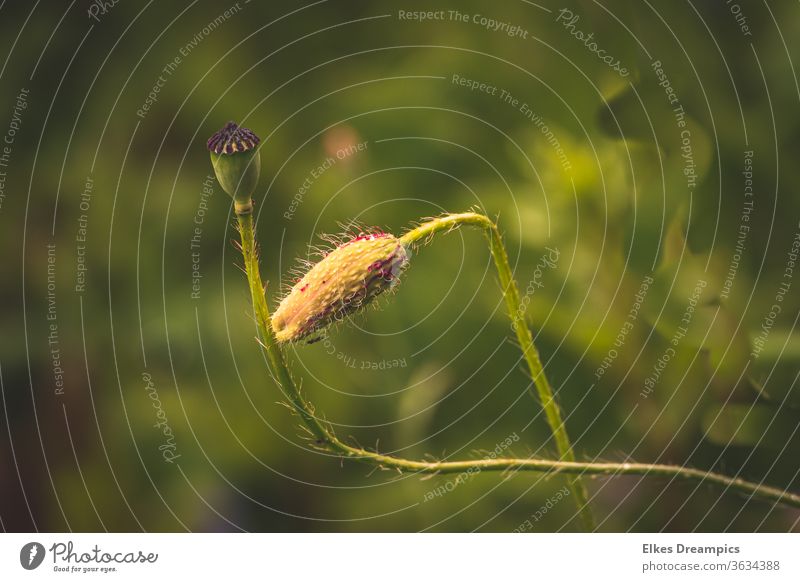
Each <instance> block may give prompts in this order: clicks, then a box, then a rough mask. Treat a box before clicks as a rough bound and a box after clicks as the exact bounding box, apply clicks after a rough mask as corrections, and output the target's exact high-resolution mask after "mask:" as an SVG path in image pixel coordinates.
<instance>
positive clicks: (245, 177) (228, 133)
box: [206, 121, 261, 214]
mask: <svg viewBox="0 0 800 582" xmlns="http://www.w3.org/2000/svg"><path fill="white" fill-rule="evenodd" d="M260 141H261V140H260V139H259V138H258V136H257V135H256V134H254V133H253V132H252V131H250V130H249V129H246V128H244V127H239V126H238V125H236V124H235V123H234V122H233V121H229V122H228V123H226V124H225V127H223V128H222V129H220V130H219V131H218V132H217V133H215V134H214V135H212V136H211V137H210V138H209V140H208V142H207V144H206V145H207V147H208V151H209V152H210V153H211V165H212V166H214V173H215V174H216V175H217V180H219V183H220V185H221V186H222V189H223V190H225V192H227V193H228V194H229V195H230V196H231V198H233V201H234V207H235V209H236V213H237V214H246V213H249V212H252V210H253V203H252V200H251V196H252V195H253V191H254V190H255V189H256V186H257V185H258V176H259V173H260V171H261V158H260V157H259V155H258V148H257V146H258V144H259V142H260Z"/></svg>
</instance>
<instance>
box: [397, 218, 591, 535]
mask: <svg viewBox="0 0 800 582" xmlns="http://www.w3.org/2000/svg"><path fill="white" fill-rule="evenodd" d="M462 225H467V226H475V227H477V228H480V229H482V230H483V232H484V234H485V235H486V238H487V239H488V241H489V250H490V251H491V254H492V259H493V260H494V265H495V267H496V268H497V275H498V277H499V279H500V287H501V289H502V292H503V298H504V299H505V303H506V310H507V311H508V316H509V317H510V318H511V328H512V329H513V330H514V333H515V334H516V336H517V341H518V342H519V347H520V349H521V350H522V356H523V358H525V362H526V363H527V364H528V371H529V372H530V374H531V378H532V379H533V384H534V386H535V387H536V393H537V395H538V397H539V401H540V402H541V404H542V408H543V409H544V412H545V416H546V417H547V424H548V425H550V430H551V431H552V433H553V438H554V439H555V443H556V449H557V450H558V456H559V458H560V459H561V460H562V461H570V462H574V461H575V453H574V452H573V450H572V445H571V444H570V440H569V435H568V434H567V427H566V426H565V425H564V421H563V419H562V418H561V411H560V410H559V409H558V404H557V403H556V401H555V398H554V397H553V389H552V388H551V387H550V382H549V381H548V380H547V376H546V375H545V373H544V367H543V366H542V361H541V359H540V358H539V351H538V350H537V349H536V345H535V344H534V343H533V336H532V335H531V330H530V328H529V327H528V324H527V323H526V322H525V315H524V312H522V311H521V310H520V305H521V301H520V297H519V289H518V288H517V283H516V281H515V280H514V276H513V274H512V272H511V266H510V265H509V263H508V253H507V252H506V247H505V245H504V244H503V239H502V237H501V236H500V231H499V230H498V228H497V225H496V224H495V223H494V222H493V221H492V220H490V219H489V217H488V216H486V215H483V214H477V213H475V212H465V213H463V214H448V215H446V216H442V217H440V218H434V219H431V220H429V221H427V222H425V223H423V224H422V225H420V226H418V227H417V228H415V229H413V230H410V231H409V232H407V233H406V234H404V235H403V236H402V237H401V238H400V240H401V242H403V244H405V245H412V244H414V243H416V242H419V241H421V240H427V239H429V238H430V237H432V236H433V235H434V234H436V233H437V232H442V231H446V232H449V231H450V230H452V229H454V228H457V227H459V226H462ZM567 482H568V484H569V488H570V490H571V492H572V494H573V495H574V498H575V503H576V504H577V506H578V511H579V513H580V517H581V520H582V521H583V525H584V527H585V528H586V529H587V530H589V531H591V530H593V529H594V527H595V524H594V518H593V517H592V512H591V508H590V507H589V497H588V495H587V493H586V487H585V486H584V485H583V482H582V481H581V480H580V477H579V476H569V477H567Z"/></svg>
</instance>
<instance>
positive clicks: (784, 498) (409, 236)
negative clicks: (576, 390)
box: [237, 212, 800, 530]
mask: <svg viewBox="0 0 800 582" xmlns="http://www.w3.org/2000/svg"><path fill="white" fill-rule="evenodd" d="M237 220H238V222H239V228H240V234H241V240H242V245H241V246H242V256H243V258H244V263H245V271H246V273H247V279H248V283H249V287H250V294H251V299H252V301H253V309H254V312H255V316H256V322H257V326H258V331H259V334H260V336H261V337H260V340H259V341H260V343H261V345H262V347H263V349H264V350H265V351H266V354H267V360H268V363H269V368H270V372H271V374H272V377H273V378H274V379H275V381H276V383H277V385H278V387H279V388H280V390H281V391H282V393H283V395H284V397H285V398H286V401H287V402H288V405H289V406H290V407H291V408H292V410H293V411H294V412H295V413H297V414H298V415H299V417H300V419H301V420H302V422H303V424H304V425H305V428H306V429H307V432H308V434H309V435H310V438H311V440H312V442H313V446H314V448H317V449H321V450H324V451H326V452H328V453H330V454H334V455H337V456H340V457H341V458H347V459H353V460H357V461H361V462H364V463H368V464H371V465H373V466H376V467H385V468H391V469H395V470H397V471H407V472H415V473H419V474H432V475H435V474H445V473H461V472H464V471H474V470H481V471H502V472H508V471H535V472H540V473H545V474H562V475H565V476H567V478H568V482H569V485H570V487H571V488H572V489H573V490H576V488H582V487H583V486H582V483H581V481H580V477H581V476H585V475H609V476H618V475H645V476H660V477H671V478H678V479H685V480H693V481H698V482H701V483H702V482H705V483H712V484H715V485H718V486H720V487H723V488H724V489H725V490H726V491H727V490H730V491H734V492H737V493H739V494H740V495H744V496H746V497H747V498H748V499H760V500H762V501H764V502H768V503H772V504H778V503H780V504H784V505H787V506H792V507H797V508H800V495H798V494H795V493H791V492H789V491H785V490H781V489H779V488H777V487H772V486H768V485H763V484H761V483H753V482H749V481H745V480H743V479H740V478H738V477H729V476H727V475H721V474H719V473H713V472H709V471H703V470H701V469H694V468H690V467H683V466H679V465H659V464H651V463H627V462H625V463H605V462H594V461H593V462H580V461H576V460H574V453H572V449H571V447H570V446H569V440H568V439H567V438H566V430H565V428H564V426H563V422H562V421H561V418H560V413H559V411H558V408H557V406H556V405H555V401H554V400H553V398H552V392H551V391H550V392H549V394H548V393H547V389H548V388H549V384H548V383H546V382H547V380H546V377H545V376H544V370H543V369H542V368H541V362H540V360H539V357H538V353H537V352H535V348H534V347H533V340H532V336H530V331H529V330H528V327H527V325H518V326H517V329H518V330H519V329H521V328H524V329H525V330H528V331H527V334H526V333H525V332H522V333H520V332H519V331H518V332H517V340H518V341H519V343H520V345H521V346H522V348H523V356H524V358H525V360H526V363H527V364H528V366H529V367H530V368H532V369H531V373H532V376H533V378H534V381H536V380H538V382H535V383H536V388H537V393H538V395H539V397H540V398H541V399H542V405H543V406H545V407H546V408H545V410H546V411H547V410H548V408H547V407H549V413H548V421H556V422H554V423H553V424H551V428H552V427H553V426H555V427H556V428H557V429H558V431H559V433H560V435H561V443H562V446H564V440H566V449H564V450H565V451H567V453H566V455H569V457H570V458H571V459H573V460H565V458H564V457H565V456H566V455H565V454H563V453H561V457H562V458H561V459H559V460H550V459H539V458H533V457H527V458H494V459H486V458H484V459H472V460H464V461H438V460H431V461H425V460H422V461H417V460H410V459H403V458H399V457H394V456H389V455H383V454H381V453H379V452H377V451H368V450H366V449H364V448H361V447H359V446H352V445H349V444H347V443H345V442H343V441H341V440H340V439H339V438H337V437H336V435H335V433H334V431H333V429H332V427H331V426H330V424H329V423H327V422H326V421H325V420H324V419H323V418H320V417H319V416H318V415H317V413H316V412H315V410H314V407H313V405H311V403H310V402H309V401H308V400H307V399H306V398H305V397H304V396H303V394H302V393H301V392H300V389H299V386H298V385H297V383H296V382H295V381H294V378H293V377H292V374H291V372H290V371H289V367H288V365H287V363H286V357H285V353H284V350H283V348H282V346H281V345H280V344H279V343H278V341H277V340H276V338H275V336H274V332H273V329H272V324H271V317H270V313H269V307H268V306H267V301H266V297H265V295H264V287H263V284H262V282H261V276H260V274H259V265H258V258H257V256H256V251H255V248H256V243H255V228H254V224H253V216H252V214H251V213H249V212H248V213H244V214H239V215H237ZM458 226H476V227H479V228H481V229H482V230H483V231H484V233H485V234H486V236H487V238H488V241H489V247H490V251H491V253H492V257H493V258H494V259H495V264H496V265H497V266H498V277H499V279H500V284H501V287H502V289H503V290H504V294H505V298H506V304H507V306H508V307H509V311H512V309H511V307H516V305H515V304H514V302H515V301H517V300H518V298H519V294H518V291H516V283H515V282H514V280H513V277H511V272H510V268H508V260H507V256H506V253H505V248H504V246H503V243H502V238H501V237H500V234H499V231H498V229H497V226H496V225H495V223H494V222H492V221H491V220H490V219H489V218H488V217H487V216H485V215H481V214H477V213H474V212H468V213H463V214H451V215H446V216H442V217H439V218H435V219H432V220H430V221H426V222H423V223H422V224H420V225H419V226H417V227H416V228H414V229H412V230H411V231H409V232H407V233H406V234H404V235H403V236H402V237H400V241H401V242H402V243H403V244H405V245H410V244H415V243H417V242H419V241H422V240H424V239H426V238H427V237H429V236H433V235H435V234H436V233H437V232H444V231H448V230H451V229H452V228H454V227H458ZM504 265H505V266H504ZM513 311H516V310H515V309H514V310H513ZM512 319H513V316H512ZM528 338H530V340H529V339H528ZM529 342H530V343H529ZM543 395H544V397H542V396H543ZM554 432H555V431H554ZM556 440H557V442H558V437H557V439H556ZM584 491H585V490H584ZM579 508H580V509H579V513H580V515H581V519H582V523H583V524H584V527H586V528H587V529H590V530H591V529H594V527H593V525H591V526H590V525H589V524H593V522H592V521H590V520H591V514H590V513H589V512H588V504H587V503H585V502H582V503H579Z"/></svg>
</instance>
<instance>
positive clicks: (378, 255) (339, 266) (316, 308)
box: [272, 230, 408, 342]
mask: <svg viewBox="0 0 800 582" xmlns="http://www.w3.org/2000/svg"><path fill="white" fill-rule="evenodd" d="M327 240H330V239H327ZM407 263H408V252H407V251H406V249H405V247H404V246H403V244H402V243H401V242H400V240H399V239H397V238H396V237H395V236H393V235H391V234H389V233H387V232H382V231H380V230H373V231H369V232H360V233H358V234H356V235H353V236H351V237H350V238H349V239H347V240H345V241H342V242H339V243H337V246H336V247H335V248H334V249H333V250H331V251H330V252H328V253H327V254H325V255H324V256H323V258H322V260H320V261H319V262H317V263H315V264H313V265H310V267H309V269H308V271H307V272H306V273H305V274H304V275H303V276H302V277H301V278H300V279H299V280H298V281H297V282H296V283H295V284H294V285H293V286H292V288H291V289H290V291H289V292H288V294H287V295H286V296H285V297H284V298H283V301H281V303H280V305H279V306H278V309H277V310H276V311H275V315H274V316H273V317H272V329H273V331H274V332H275V337H276V338H277V340H278V341H279V342H295V341H299V340H303V339H308V338H309V336H312V334H314V333H315V332H318V331H320V330H322V329H324V328H325V327H327V326H329V325H330V324H332V323H335V322H338V321H341V320H342V319H344V318H345V317H347V316H349V315H352V314H354V313H356V312H358V311H359V310H361V309H362V308H363V307H364V306H366V305H367V304H368V303H370V302H371V301H372V300H373V299H375V298H376V297H377V296H378V295H380V294H381V293H384V292H385V291H388V290H390V289H392V288H394V287H395V285H396V284H397V283H398V282H399V276H400V273H401V272H402V271H403V269H404V268H405V267H406V265H407Z"/></svg>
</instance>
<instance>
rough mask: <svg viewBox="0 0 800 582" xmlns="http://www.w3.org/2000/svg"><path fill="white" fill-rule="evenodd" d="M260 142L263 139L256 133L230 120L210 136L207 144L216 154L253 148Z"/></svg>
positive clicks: (232, 152)
mask: <svg viewBox="0 0 800 582" xmlns="http://www.w3.org/2000/svg"><path fill="white" fill-rule="evenodd" d="M260 142H261V140H260V139H259V138H258V136H257V135H256V134H255V133H253V132H252V131H250V130H249V129H247V128H245V127H239V126H238V125H236V124H235V123H234V122H233V121H229V122H228V123H226V124H225V127H223V128H222V129H220V130H219V131H218V132H217V133H215V134H214V135H212V136H211V137H210V138H209V140H208V143H207V144H206V145H207V146H208V150H209V151H210V152H214V153H215V154H235V153H237V152H246V151H248V150H251V149H253V148H254V147H256V146H257V145H258V144H259V143H260Z"/></svg>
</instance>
